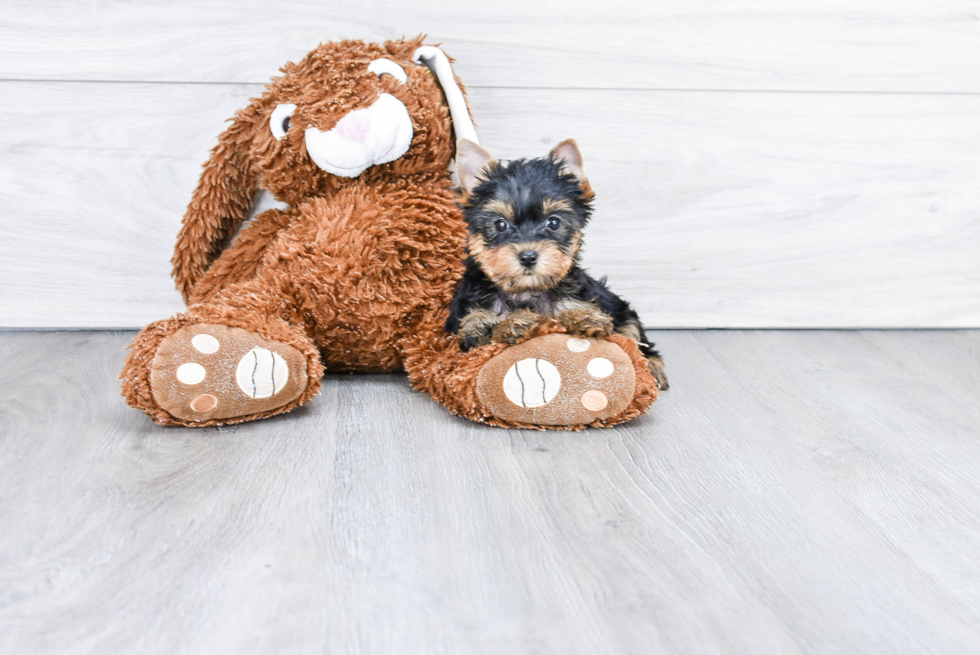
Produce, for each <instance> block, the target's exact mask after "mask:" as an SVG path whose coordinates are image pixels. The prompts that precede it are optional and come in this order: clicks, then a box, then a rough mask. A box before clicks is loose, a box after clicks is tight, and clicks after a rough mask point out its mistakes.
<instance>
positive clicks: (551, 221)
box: [545, 216, 561, 230]
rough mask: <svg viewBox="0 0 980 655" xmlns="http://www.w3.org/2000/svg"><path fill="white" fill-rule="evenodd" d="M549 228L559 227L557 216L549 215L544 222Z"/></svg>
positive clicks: (559, 222) (555, 228)
mask: <svg viewBox="0 0 980 655" xmlns="http://www.w3.org/2000/svg"><path fill="white" fill-rule="evenodd" d="M545 225H547V226H548V229H549V230H557V229H558V228H560V227H561V221H560V220H558V217H557V216H549V217H548V221H547V222H546V223H545Z"/></svg>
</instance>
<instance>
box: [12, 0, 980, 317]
mask: <svg viewBox="0 0 980 655" xmlns="http://www.w3.org/2000/svg"><path fill="white" fill-rule="evenodd" d="M419 32H426V33H428V34H429V37H430V42H442V44H443V47H444V49H445V50H446V51H447V52H448V53H449V54H451V55H453V56H455V57H456V58H457V59H458V61H457V64H456V71H457V73H458V74H459V75H460V77H461V78H462V79H463V81H464V82H465V83H466V84H467V85H468V87H469V97H470V101H471V104H472V108H473V111H474V114H475V117H476V120H477V122H478V126H479V130H480V133H481V138H482V139H483V141H484V145H486V146H487V147H488V148H489V149H490V150H491V152H493V153H494V154H496V155H498V156H500V157H505V158H513V157H519V156H536V155H541V154H544V153H545V152H547V150H548V149H549V148H550V147H551V146H552V145H554V144H555V143H557V142H558V141H560V140H562V139H564V138H568V137H574V138H576V139H577V140H578V141H579V144H580V145H581V147H582V149H583V152H584V155H585V157H586V168H587V172H588V173H589V176H590V179H591V181H592V183H593V186H594V187H595V189H596V191H597V194H598V198H597V205H598V211H597V213H596V217H595V222H594V224H593V226H592V227H591V228H590V230H589V232H588V235H587V238H586V256H585V263H586V264H587V266H588V267H589V268H590V270H592V272H594V273H596V274H600V275H608V276H609V279H610V282H611V284H612V286H613V288H614V289H615V290H617V291H619V292H621V293H622V294H623V295H625V296H626V297H628V298H629V299H630V300H632V301H633V302H634V304H635V305H636V306H637V307H638V309H639V310H640V311H641V314H642V316H643V318H644V320H645V321H646V322H647V323H648V324H649V326H651V327H660V328H669V327H791V328H796V327H966V326H974V327H976V326H980V2H977V1H975V0H929V1H928V2H925V1H923V0H914V1H910V0H892V1H890V2H887V3H886V2H879V1H877V0H846V1H843V0H792V1H790V0H754V1H744V2H720V1H713V0H700V1H690V0H684V1H676V2H672V1H665V0H652V1H647V2H620V1H616V0H611V1H607V2H602V3H597V2H583V1H579V0H570V1H564V2H540V3H531V2H528V1H527V0H499V1H497V2H493V3H473V4H470V3H466V2H435V1H430V2H420V3H414V4H410V3H402V2H396V1H379V2H357V3H353V2H344V3H340V2H328V1H323V0H318V1H315V2H304V1H298V0H290V1H288V2H275V3H263V2H258V1H257V0H235V1H229V2H207V3H203V2H199V1H195V2H190V1H166V2H154V3H131V2H120V1H104V2H77V1H68V0H63V1H55V0H51V1H46V2H28V1H19V2H11V1H10V0H6V1H5V2H3V5H2V11H0V153H2V156H0V209H2V213H0V221H2V226H0V227H2V236H0V327H83V328H84V327H92V328H105V327H140V326H142V325H143V324H145V323H146V322H148V321H151V320H155V319H158V318H163V317H165V316H168V315H170V314H172V313H174V312H175V311H179V310H180V309H181V308H182V303H181V301H180V299H179V296H178V295H177V293H176V292H175V291H174V288H173V284H172V281H171V280H170V277H169V273H170V266H169V258H170V252H171V248H172V245H173V240H174V236H175V234H176V232H177V229H178V226H179V222H180V218H181V216H182V214H183V211H184V207H185V206H186V203H187V202H188V200H189V198H190V194H191V191H192V189H193V187H194V185H195V182H196V180H197V176H198V174H199V172H200V165H201V164H202V163H203V162H204V160H205V158H206V156H207V152H208V150H209V149H210V148H211V146H212V145H213V144H214V142H215V138H216V137H217V135H218V134H219V133H220V131H221V130H222V129H223V125H224V123H223V121H224V120H225V119H226V118H228V117H230V116H231V115H232V114H233V113H234V111H235V110H236V109H237V108H239V107H241V106H243V105H244V104H245V103H246V102H247V100H248V98H249V97H251V96H254V95H256V94H258V93H260V92H261V89H262V86H261V85H262V84H263V83H265V82H266V81H267V80H268V79H269V77H270V76H272V75H274V74H276V71H277V69H278V67H279V66H280V65H281V64H283V63H285V62H286V61H288V60H295V59H298V58H300V57H302V56H303V54H304V53H305V52H307V51H308V50H309V49H311V48H312V47H314V46H315V45H316V44H317V43H318V42H320V41H325V40H332V39H340V38H362V39H368V40H383V39H386V38H394V37H399V36H402V35H414V34H417V33H419Z"/></svg>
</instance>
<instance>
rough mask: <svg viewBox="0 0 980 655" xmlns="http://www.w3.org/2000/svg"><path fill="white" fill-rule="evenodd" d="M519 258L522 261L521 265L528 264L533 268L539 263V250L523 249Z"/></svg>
mask: <svg viewBox="0 0 980 655" xmlns="http://www.w3.org/2000/svg"><path fill="white" fill-rule="evenodd" d="M518 259H519V260H520V262H521V266H527V267H528V268H531V267H532V266H534V265H535V264H537V263H538V251H536V250H522V251H521V254H520V256H518Z"/></svg>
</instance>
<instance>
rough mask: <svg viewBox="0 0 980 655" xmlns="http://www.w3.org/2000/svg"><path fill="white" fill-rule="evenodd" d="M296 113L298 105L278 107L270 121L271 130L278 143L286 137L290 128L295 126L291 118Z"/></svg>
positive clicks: (289, 104)
mask: <svg viewBox="0 0 980 655" xmlns="http://www.w3.org/2000/svg"><path fill="white" fill-rule="evenodd" d="M294 111H296V105H294V104H292V103H287V104H284V105H276V108H275V110H273V112H272V118H270V119H269V129H270V130H272V136H274V137H276V141H279V140H281V139H282V138H283V137H284V136H286V132H288V131H289V126H290V125H292V124H293V121H292V119H291V118H290V117H291V116H292V115H293V112H294Z"/></svg>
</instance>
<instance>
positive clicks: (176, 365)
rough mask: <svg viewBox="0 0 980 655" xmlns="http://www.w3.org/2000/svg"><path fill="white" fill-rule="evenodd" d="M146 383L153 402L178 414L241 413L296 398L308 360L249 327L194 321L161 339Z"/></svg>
mask: <svg viewBox="0 0 980 655" xmlns="http://www.w3.org/2000/svg"><path fill="white" fill-rule="evenodd" d="M150 386H151V388H152V391H153V398H154V400H156V402H157V404H158V405H159V406H160V407H161V408H163V409H164V410H166V411H167V412H169V413H170V414H171V415H173V416H174V417H176V418H178V419H182V420H185V421H192V422H195V423H196V422H202V421H210V420H213V419H226V418H227V419H230V418H236V417H244V416H248V415H251V414H259V413H263V412H269V411H270V410H274V409H276V408H280V407H284V406H285V405H287V404H289V403H291V402H293V401H295V400H297V399H298V398H299V397H300V395H302V393H303V391H304V390H305V389H306V387H307V362H306V358H305V357H304V356H303V354H302V353H301V352H300V351H298V350H297V349H296V348H293V347H292V346H289V345H286V344H283V343H279V342H277V341H270V340H269V339H264V338H263V337H260V336H259V335H258V334H255V333H254V332H249V331H248V330H243V329H241V328H234V327H227V326H225V325H209V324H206V323H198V324H195V325H187V326H185V327H182V328H180V329H179V330H177V331H176V332H174V333H173V334H171V335H169V336H168V337H166V338H165V339H164V340H163V341H162V342H161V343H160V347H159V348H158V349H157V352H156V355H155V356H154V358H153V363H152V366H151V371H150Z"/></svg>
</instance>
